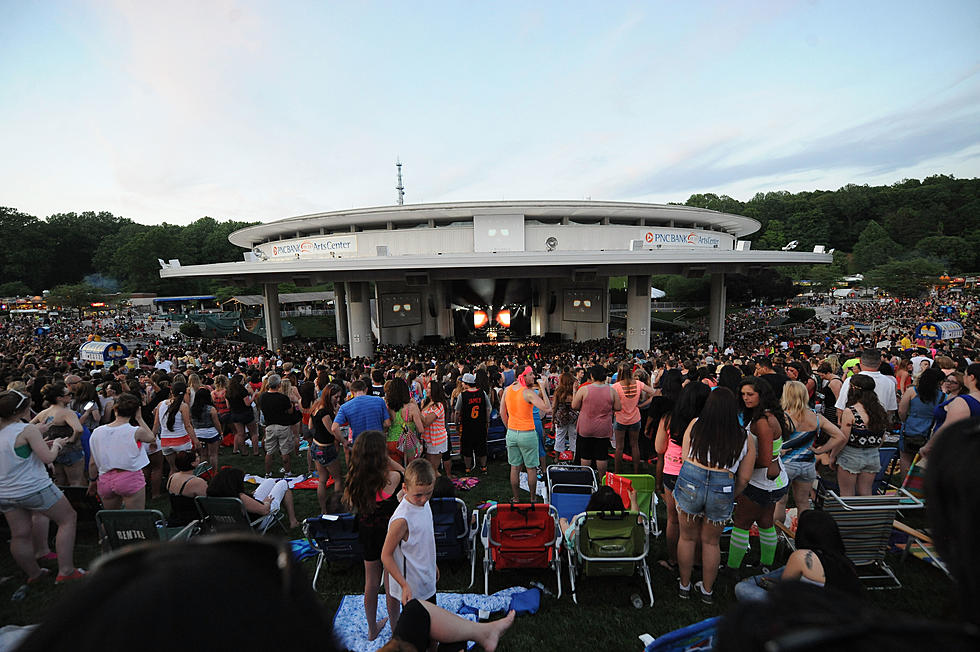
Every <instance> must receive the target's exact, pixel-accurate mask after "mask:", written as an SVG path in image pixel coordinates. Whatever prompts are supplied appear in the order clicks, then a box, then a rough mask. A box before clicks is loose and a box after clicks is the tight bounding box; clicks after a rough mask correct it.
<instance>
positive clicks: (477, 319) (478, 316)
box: [473, 310, 490, 328]
mask: <svg viewBox="0 0 980 652" xmlns="http://www.w3.org/2000/svg"><path fill="white" fill-rule="evenodd" d="M489 322H490V318H489V317H488V316H487V313H486V312H485V311H483V310H474V311H473V328H483V327H484V326H486V325H487V324H488V323H489Z"/></svg>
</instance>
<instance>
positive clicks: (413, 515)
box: [388, 500, 436, 600]
mask: <svg viewBox="0 0 980 652" xmlns="http://www.w3.org/2000/svg"><path fill="white" fill-rule="evenodd" d="M400 518H403V519H405V522H406V523H407V524H408V539H406V540H405V541H401V542H399V544H398V546H397V547H396V548H395V552H394V555H393V556H394V558H395V564H396V565H397V567H398V569H399V570H400V571H401V573H402V576H403V577H404V578H405V581H406V582H408V585H409V586H411V587H412V595H413V596H417V597H418V598H419V599H420V600H424V599H425V598H427V597H429V596H432V595H435V592H436V536H435V530H434V528H433V525H432V507H431V506H430V505H429V503H428V502H426V503H425V504H424V505H422V506H421V507H419V506H418V505H413V504H412V503H410V502H408V501H407V500H402V501H401V502H400V503H398V507H397V508H396V509H395V513H394V514H392V515H391V519H390V520H389V521H388V523H389V527H391V525H390V524H391V522H392V521H396V520H398V519H400ZM388 591H389V593H391V596H392V597H393V598H397V599H401V597H402V587H401V585H400V584H398V582H394V581H391V582H389V583H388Z"/></svg>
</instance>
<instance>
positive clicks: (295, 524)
mask: <svg viewBox="0 0 980 652" xmlns="http://www.w3.org/2000/svg"><path fill="white" fill-rule="evenodd" d="M299 525H300V523H299V521H290V523H289V529H290V530H292V529H293V528H298V527H299Z"/></svg>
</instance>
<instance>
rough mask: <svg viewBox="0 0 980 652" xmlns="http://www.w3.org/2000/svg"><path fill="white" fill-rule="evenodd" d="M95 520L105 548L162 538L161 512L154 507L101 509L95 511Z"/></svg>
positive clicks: (116, 548) (112, 548) (111, 548)
mask: <svg viewBox="0 0 980 652" xmlns="http://www.w3.org/2000/svg"><path fill="white" fill-rule="evenodd" d="M95 522H96V524H97V525H98V526H99V536H100V538H101V540H102V546H103V548H105V549H106V550H118V549H119V548H122V547H123V546H128V545H133V544H135V543H146V542H147V541H160V540H161V539H162V537H161V536H160V530H159V528H160V527H162V526H163V524H164V520H163V514H162V513H161V512H159V511H157V510H155V509H103V510H102V511H100V512H98V513H96V515H95Z"/></svg>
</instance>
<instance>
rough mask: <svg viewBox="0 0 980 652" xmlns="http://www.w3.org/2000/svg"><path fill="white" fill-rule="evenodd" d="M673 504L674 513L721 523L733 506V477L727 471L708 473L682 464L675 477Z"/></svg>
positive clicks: (691, 465)
mask: <svg viewBox="0 0 980 652" xmlns="http://www.w3.org/2000/svg"><path fill="white" fill-rule="evenodd" d="M674 501H675V502H676V503H677V511H678V512H683V513H685V514H687V515H689V516H703V517H705V518H706V519H708V520H709V521H711V522H712V523H725V522H727V521H728V520H729V519H730V518H731V517H732V507H733V505H734V503H735V476H734V475H733V474H732V473H731V472H729V471H712V470H709V469H703V468H701V467H700V466H695V465H694V464H691V463H690V462H684V466H682V467H681V472H680V473H678V474H677V483H676V484H675V486H674Z"/></svg>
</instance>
